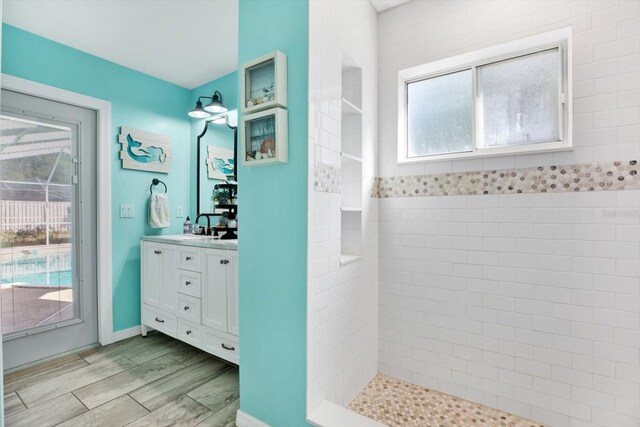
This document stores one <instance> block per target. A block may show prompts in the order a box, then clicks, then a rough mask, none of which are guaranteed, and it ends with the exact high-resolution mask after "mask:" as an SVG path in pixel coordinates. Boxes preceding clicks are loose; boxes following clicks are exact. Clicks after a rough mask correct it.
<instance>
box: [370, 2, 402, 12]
mask: <svg viewBox="0 0 640 427" xmlns="http://www.w3.org/2000/svg"><path fill="white" fill-rule="evenodd" d="M408 1H409V0H371V4H372V5H373V7H374V8H375V9H376V10H377V11H378V12H382V11H383V10H387V9H391V8H392V7H396V6H400V5H401V4H402V3H406V2H408Z"/></svg>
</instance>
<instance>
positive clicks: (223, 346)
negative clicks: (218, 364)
mask: <svg viewBox="0 0 640 427" xmlns="http://www.w3.org/2000/svg"><path fill="white" fill-rule="evenodd" d="M220 345H221V346H222V348H224V349H225V350H231V351H236V348H235V347H227V346H226V345H224V343H222V344H220Z"/></svg>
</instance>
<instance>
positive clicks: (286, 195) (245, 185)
mask: <svg viewBox="0 0 640 427" xmlns="http://www.w3.org/2000/svg"><path fill="white" fill-rule="evenodd" d="M308 10H309V3H308V0H278V1H273V0H240V10H239V12H240V29H239V55H238V57H239V58H238V59H239V63H240V64H242V63H245V62H248V61H250V60H252V59H254V58H256V57H259V56H262V55H264V54H267V53H270V52H273V51H275V50H280V51H282V52H284V53H285V54H286V55H287V56H288V98H289V105H288V112H289V163H287V164H282V165H274V166H263V167H243V166H242V163H240V167H239V176H238V183H239V188H240V203H241V209H242V210H241V211H240V218H239V223H240V226H241V230H242V237H241V238H240V241H239V248H238V249H239V252H238V256H239V265H240V271H239V274H240V276H239V280H240V336H241V337H242V338H241V341H242V351H241V352H240V366H241V367H242V368H241V369H240V396H241V399H240V409H241V410H242V411H244V412H246V413H247V414H249V415H251V416H253V417H256V418H258V419H260V420H262V421H264V422H266V423H268V424H270V425H272V426H274V427H275V426H277V427H289V426H303V425H306V421H305V415H306V408H305V407H306V363H307V360H306V354H307V349H306V325H307V322H306V318H307V169H308V166H307V162H308V156H307V145H308V144H307V140H308V138H307V136H308V117H307V114H308V113H307V112H308V96H307V94H308V38H309V36H308V32H309V31H308V28H309V25H308V22H309V17H308V15H309V13H308ZM243 212H245V214H243ZM247 212H249V213H256V212H259V213H260V214H259V215H252V214H246V213H247Z"/></svg>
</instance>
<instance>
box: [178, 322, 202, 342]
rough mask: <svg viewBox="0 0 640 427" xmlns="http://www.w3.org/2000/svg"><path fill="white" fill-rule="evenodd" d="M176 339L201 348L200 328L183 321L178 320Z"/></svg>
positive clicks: (197, 325)
mask: <svg viewBox="0 0 640 427" xmlns="http://www.w3.org/2000/svg"><path fill="white" fill-rule="evenodd" d="M178 339H179V340H181V341H184V342H186V343H187V344H191V345H192V346H194V347H198V348H202V326H201V325H199V324H196V323H193V322H189V321H187V320H184V319H178Z"/></svg>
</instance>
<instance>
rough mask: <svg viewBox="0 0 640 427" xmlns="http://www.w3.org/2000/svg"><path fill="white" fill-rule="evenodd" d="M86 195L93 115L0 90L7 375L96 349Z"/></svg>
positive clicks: (0, 269)
mask: <svg viewBox="0 0 640 427" xmlns="http://www.w3.org/2000/svg"><path fill="white" fill-rule="evenodd" d="M91 165H93V167H91ZM93 189H95V112H92V111H90V110H85V109H82V108H78V107H73V106H70V105H66V104H60V103H57V102H54V101H49V100H44V99H41V98H36V97H32V96H28V95H23V94H18V93H16V92H11V91H6V90H3V91H2V114H1V115H0V233H1V234H0V285H1V305H0V307H1V310H2V337H3V341H4V362H5V363H4V366H5V368H10V367H13V366H20V365H22V364H25V363H30V362H33V361H35V360H39V359H43V358H46V357H50V356H53V355H56V354H60V353H64V352H66V351H70V350H73V349H76V348H80V347H83V346H86V345H89V344H92V343H95V342H96V341H97V307H96V279H95V194H93V193H94V191H91V190H93ZM85 205H86V206H85Z"/></svg>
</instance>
